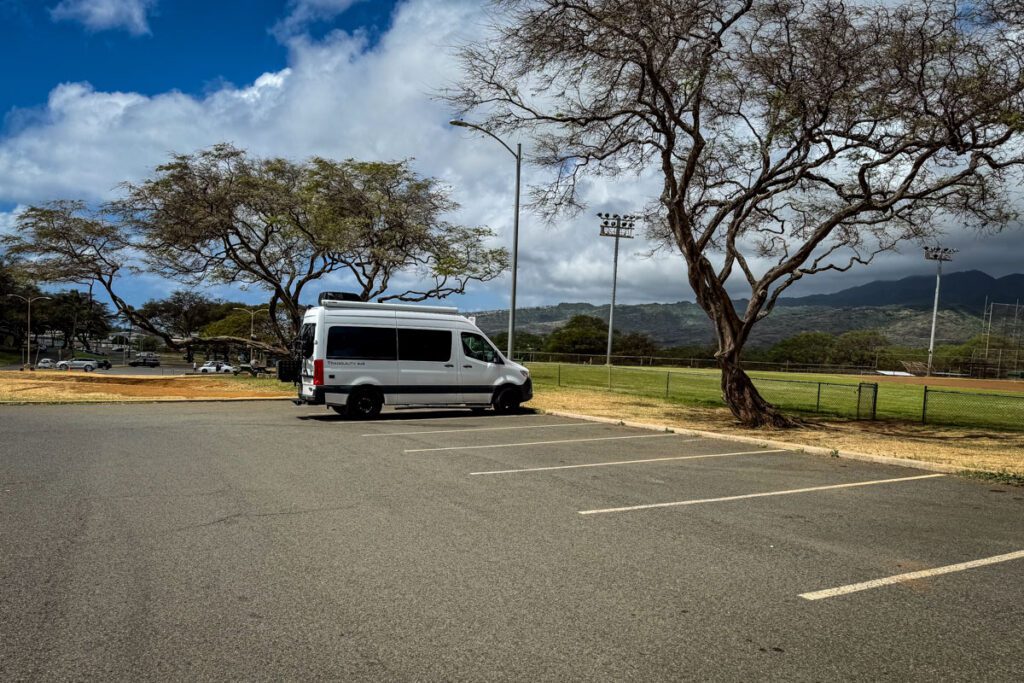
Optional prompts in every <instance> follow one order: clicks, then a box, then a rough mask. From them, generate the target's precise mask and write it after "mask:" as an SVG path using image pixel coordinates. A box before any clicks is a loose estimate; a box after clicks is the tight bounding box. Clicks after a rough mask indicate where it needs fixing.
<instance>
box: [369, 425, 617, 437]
mask: <svg viewBox="0 0 1024 683" xmlns="http://www.w3.org/2000/svg"><path fill="white" fill-rule="evenodd" d="M599 424H600V423H598V422H564V423H558V424H552V425H517V426H515V427H468V428H466V429H435V430H433V431H429V432H379V433H377V434H360V436H419V435H420V434H456V433H458V432H500V431H505V430H509V429H549V428H553V427H597V426H599Z"/></svg>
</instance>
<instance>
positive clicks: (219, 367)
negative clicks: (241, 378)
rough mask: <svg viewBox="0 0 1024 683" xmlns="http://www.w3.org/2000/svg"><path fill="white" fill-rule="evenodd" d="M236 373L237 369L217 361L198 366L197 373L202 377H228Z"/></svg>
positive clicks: (209, 361)
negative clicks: (218, 375)
mask: <svg viewBox="0 0 1024 683" xmlns="http://www.w3.org/2000/svg"><path fill="white" fill-rule="evenodd" d="M237 372H238V368H236V367H235V366H234V365H230V364H228V363H223V362H221V361H219V360H208V361H206V362H205V363H203V364H202V365H201V366H199V373H200V374H203V375H213V374H221V375H230V374H233V373H237Z"/></svg>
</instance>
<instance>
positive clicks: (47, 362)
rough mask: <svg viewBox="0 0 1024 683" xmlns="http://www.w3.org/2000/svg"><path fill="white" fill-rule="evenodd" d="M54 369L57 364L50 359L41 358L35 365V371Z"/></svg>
mask: <svg viewBox="0 0 1024 683" xmlns="http://www.w3.org/2000/svg"><path fill="white" fill-rule="evenodd" d="M56 367H57V363H56V361H54V360H53V359H52V358H43V359H42V360H41V361H39V362H38V363H36V370H53V369H54V368H56Z"/></svg>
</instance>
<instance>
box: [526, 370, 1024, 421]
mask: <svg viewBox="0 0 1024 683" xmlns="http://www.w3.org/2000/svg"><path fill="white" fill-rule="evenodd" d="M530 370H531V373H532V375H533V381H534V383H535V384H536V385H537V386H538V387H544V386H561V387H576V388H585V389H606V390H607V389H611V390H612V391H616V392H622V393H627V394H633V395H637V396H649V397H652V398H662V399H667V400H669V401H672V402H677V403H682V404H687V405H695V406H708V407H713V406H721V405H722V398H721V389H720V387H719V377H720V374H719V372H718V370H700V369H690V368H680V369H670V368H637V367H617V366H613V367H612V368H610V369H609V368H608V367H606V366H598V365H569V364H556V363H533V364H531V365H530ZM750 375H751V377H752V378H753V379H754V384H755V385H756V386H757V388H758V390H759V391H760V392H761V394H762V395H763V396H764V397H765V398H766V399H767V400H768V401H771V402H772V403H774V404H775V405H778V406H779V407H781V408H783V409H785V410H789V411H794V412H802V413H818V414H823V415H830V416H837V417H845V418H857V417H858V416H860V417H867V416H870V414H871V403H872V402H873V401H874V400H875V397H874V395H873V393H874V389H873V388H872V387H870V386H866V387H863V388H862V387H861V384H862V383H864V384H869V385H874V384H877V385H878V390H877V404H876V417H877V418H879V419H885V420H907V421H920V420H921V416H922V410H923V407H924V406H923V404H924V394H925V388H924V380H923V378H920V379H919V378H887V377H882V376H877V377H876V376H863V377H862V376H852V375H824V374H803V373H799V374H798V373H783V372H756V371H755V372H751V373H750ZM932 382H933V383H935V384H938V385H940V386H939V387H934V386H931V387H929V388H930V389H932V388H941V389H942V392H941V393H932V392H931V391H929V406H928V417H929V422H943V423H946V424H961V425H977V426H986V427H996V428H1003V429H1024V393H1022V392H1024V383H1020V382H998V383H995V382H991V381H990V382H971V381H969V380H955V379H950V378H934V379H933V380H932ZM993 387H1000V388H993ZM1002 387H1005V389H1004V388H1002Z"/></svg>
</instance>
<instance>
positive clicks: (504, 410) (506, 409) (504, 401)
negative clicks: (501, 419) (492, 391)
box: [493, 387, 522, 415]
mask: <svg viewBox="0 0 1024 683" xmlns="http://www.w3.org/2000/svg"><path fill="white" fill-rule="evenodd" d="M521 401H522V398H521V397H520V395H519V391H518V390H516V389H513V388H512V387H505V388H504V389H502V390H500V391H499V392H498V394H497V395H496V396H495V397H494V402H493V405H494V412H496V413H498V414H499V415H510V414H512V413H515V412H517V411H518V410H519V403H520V402H521Z"/></svg>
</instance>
